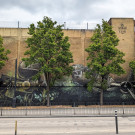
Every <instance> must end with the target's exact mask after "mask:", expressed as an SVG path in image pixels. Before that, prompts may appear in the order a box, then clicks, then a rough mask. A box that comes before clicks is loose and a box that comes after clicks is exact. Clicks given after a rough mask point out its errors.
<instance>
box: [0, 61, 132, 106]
mask: <svg viewBox="0 0 135 135" xmlns="http://www.w3.org/2000/svg"><path fill="white" fill-rule="evenodd" d="M38 68H39V65H38V64H35V65H31V66H29V67H25V64H24V63H23V62H21V63H20V64H19V66H18V74H17V75H18V77H17V83H16V86H17V87H16V91H15V97H16V104H18V105H26V104H27V105H46V98H47V95H46V91H45V86H46V82H45V79H44V77H43V76H41V77H40V78H39V80H37V81H33V80H32V76H33V75H35V74H36V73H37V71H38ZM73 68H74V70H73V73H72V76H69V77H67V76H65V77H63V78H62V79H61V80H57V81H56V82H55V86H54V87H52V88H51V91H50V101H51V105H73V104H76V105H92V104H99V99H100V98H99V96H100V93H99V91H100V89H99V88H98V87H94V88H93V90H92V91H88V90H87V83H88V81H89V80H88V79H86V78H85V72H86V71H87V70H88V68H87V67H85V66H83V65H79V64H76V65H73ZM112 83H113V84H114V81H113V79H112V78H111V77H110V78H108V85H110V87H109V88H108V89H107V90H106V91H105V92H104V104H123V103H124V104H135V93H134V88H131V86H130V85H132V84H125V83H123V84H121V87H117V86H118V85H114V86H113V87H111V84H112ZM115 84H116V83H115ZM0 85H1V87H0V104H1V105H12V101H13V97H14V90H15V87H14V86H15V78H14V77H11V76H7V75H2V76H1V79H0ZM125 85H129V86H128V88H127V87H125Z"/></svg>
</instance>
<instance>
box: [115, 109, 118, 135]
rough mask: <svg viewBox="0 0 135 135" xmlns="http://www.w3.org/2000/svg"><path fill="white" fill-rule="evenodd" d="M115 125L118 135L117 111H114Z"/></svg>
mask: <svg viewBox="0 0 135 135" xmlns="http://www.w3.org/2000/svg"><path fill="white" fill-rule="evenodd" d="M115 125H116V134H118V116H117V110H115Z"/></svg>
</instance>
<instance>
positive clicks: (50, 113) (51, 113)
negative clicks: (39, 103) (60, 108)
mask: <svg viewBox="0 0 135 135" xmlns="http://www.w3.org/2000/svg"><path fill="white" fill-rule="evenodd" d="M51 115H52V110H51V107H50V116H51Z"/></svg>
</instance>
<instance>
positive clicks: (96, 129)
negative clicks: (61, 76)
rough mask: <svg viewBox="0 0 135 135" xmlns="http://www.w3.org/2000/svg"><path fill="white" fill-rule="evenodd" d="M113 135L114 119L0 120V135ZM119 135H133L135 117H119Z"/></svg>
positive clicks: (134, 132)
mask: <svg viewBox="0 0 135 135" xmlns="http://www.w3.org/2000/svg"><path fill="white" fill-rule="evenodd" d="M16 120H17V123H18V124H17V126H18V128H17V135H115V119H114V117H66V118H65V117H56V118H0V135H14V127H15V121H16ZM118 125H119V134H121V135H135V117H119V118H118Z"/></svg>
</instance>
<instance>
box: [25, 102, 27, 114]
mask: <svg viewBox="0 0 135 135" xmlns="http://www.w3.org/2000/svg"><path fill="white" fill-rule="evenodd" d="M25 116H27V100H26V112H25Z"/></svg>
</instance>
